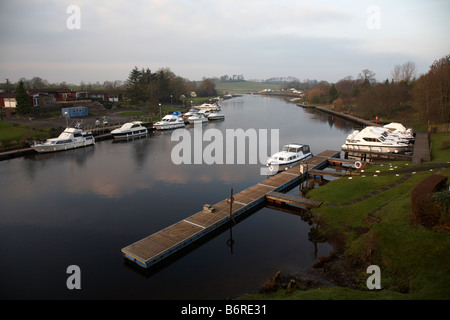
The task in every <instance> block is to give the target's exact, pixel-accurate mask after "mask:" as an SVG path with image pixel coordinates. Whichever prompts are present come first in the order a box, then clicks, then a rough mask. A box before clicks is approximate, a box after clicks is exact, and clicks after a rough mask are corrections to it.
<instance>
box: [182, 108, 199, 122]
mask: <svg viewBox="0 0 450 320" xmlns="http://www.w3.org/2000/svg"><path fill="white" fill-rule="evenodd" d="M199 111H200V109H199V108H191V109H189V111H188V112H186V113H185V114H184V115H183V119H184V120H187V118H189V117H190V116H192V115H194V114H196V113H198V112H199Z"/></svg>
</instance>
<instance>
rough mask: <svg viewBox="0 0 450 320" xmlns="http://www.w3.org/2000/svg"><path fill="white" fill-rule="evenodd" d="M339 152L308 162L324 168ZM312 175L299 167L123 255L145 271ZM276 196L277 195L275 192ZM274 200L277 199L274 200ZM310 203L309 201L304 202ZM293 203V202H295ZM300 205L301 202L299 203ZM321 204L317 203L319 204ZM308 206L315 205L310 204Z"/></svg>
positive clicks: (126, 248) (176, 224)
mask: <svg viewBox="0 0 450 320" xmlns="http://www.w3.org/2000/svg"><path fill="white" fill-rule="evenodd" d="M339 154H340V152H339V151H333V150H326V151H324V152H322V153H320V154H318V155H317V156H314V157H312V158H310V159H308V160H306V161H305V163H306V164H307V165H308V166H311V167H312V168H313V169H319V168H323V167H325V166H326V165H327V163H328V159H329V158H330V157H331V158H332V157H338V156H339ZM307 174H308V173H307V172H305V173H300V169H299V167H298V166H295V167H293V168H291V169H289V170H285V171H282V172H281V173H278V174H276V175H274V176H270V177H269V178H268V179H266V180H264V181H263V182H261V183H258V184H256V185H254V186H252V187H250V188H248V189H245V190H244V191H242V192H240V193H238V194H236V195H234V196H233V195H231V196H230V197H229V198H227V199H225V200H223V201H221V202H219V203H216V204H214V205H213V206H212V208H214V210H208V211H206V210H203V211H200V212H198V213H196V214H194V215H192V216H190V217H188V218H186V219H183V220H181V221H180V222H178V223H175V224H173V225H171V226H169V227H167V228H165V229H163V230H161V231H159V232H157V233H154V234H152V235H150V236H148V237H146V238H144V239H142V240H140V241H137V242H135V243H133V244H131V245H129V246H127V247H125V248H123V249H122V250H121V252H122V253H123V256H124V257H125V258H126V259H128V260H129V261H132V262H135V263H136V264H137V265H139V266H140V267H143V268H149V267H151V266H152V265H154V264H156V263H157V262H160V261H162V260H163V259H165V258H167V257H169V256H170V255H172V254H174V253H176V252H178V251H180V250H182V249H184V248H186V247H187V246H189V245H191V244H193V243H194V242H195V241H196V240H199V239H201V238H202V237H204V236H206V235H208V234H209V233H210V232H212V231H214V230H216V229H217V228H219V227H221V226H223V225H224V224H226V223H227V222H230V220H233V219H235V218H237V217H239V216H241V215H243V214H245V213H246V212H247V211H249V210H251V209H253V208H254V207H256V206H258V205H260V204H262V203H264V201H265V200H266V196H267V195H268V194H269V197H270V194H271V192H279V191H282V190H284V189H286V188H288V187H290V186H292V185H294V184H295V183H297V182H299V181H300V180H301V179H303V178H304V177H306V175H307ZM272 196H273V193H272ZM272 199H273V198H272ZM303 201H304V202H306V201H305V200H303ZM291 203H292V201H291ZM299 203H300V202H299V201H297V204H299ZM315 205H317V203H316V204H315ZM307 206H311V204H310V203H309V202H308V203H307Z"/></svg>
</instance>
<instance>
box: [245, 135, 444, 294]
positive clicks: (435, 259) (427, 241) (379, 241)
mask: <svg viewBox="0 0 450 320" xmlns="http://www.w3.org/2000/svg"><path fill="white" fill-rule="evenodd" d="M445 140H450V134H439V135H433V136H432V137H431V141H433V142H435V143H433V145H432V155H433V161H432V162H430V163H426V164H422V165H420V166H415V167H413V166H411V165H409V164H408V163H406V162H392V163H384V164H377V165H373V166H371V167H369V168H368V169H367V170H366V171H365V172H364V174H363V175H361V176H358V177H356V176H355V177H352V179H348V178H341V179H337V180H334V181H331V182H329V183H328V184H326V185H323V186H321V187H319V188H316V189H314V190H312V191H310V192H309V193H308V197H309V198H312V199H317V200H321V201H323V202H324V204H323V205H322V206H321V207H320V208H318V209H313V210H312V213H313V216H314V219H315V221H320V229H319V230H320V234H321V235H324V236H325V237H326V238H327V239H328V240H329V242H331V243H332V244H333V245H334V248H335V252H336V256H337V257H339V259H334V260H335V261H338V262H339V263H340V264H341V265H343V266H345V268H343V269H341V271H342V270H344V271H343V272H341V273H339V274H334V275H333V277H334V279H333V280H336V282H337V283H338V285H337V286H334V287H327V288H320V289H311V290H286V289H279V290H278V291H276V292H272V293H270V294H268V295H267V294H258V295H252V296H247V297H244V298H245V299H246V298H251V299H450V272H449V271H450V255H449V254H448V252H449V250H450V230H448V229H446V228H445V226H444V225H441V226H439V227H435V228H434V229H432V230H429V229H426V228H424V227H421V226H419V227H412V226H411V224H410V212H411V208H410V199H411V190H412V189H413V188H414V187H415V186H416V185H417V184H418V183H419V182H420V181H422V180H423V179H425V178H426V177H428V176H430V175H432V174H434V173H436V172H439V174H441V175H445V176H447V177H450V168H445V169H440V168H432V169H430V168H428V167H426V165H430V164H436V163H441V162H444V163H446V162H447V161H449V160H450V156H449V153H448V152H449V151H448V149H445V147H444V148H443V147H442V143H439V142H441V141H445ZM424 168H426V170H423V169H424ZM430 170H432V171H430ZM377 171H378V172H377ZM449 180H450V179H449ZM330 260H331V263H329V264H328V267H330V266H331V265H332V263H333V259H330ZM370 265H378V266H379V267H380V269H381V286H382V289H381V290H368V289H367V286H366V280H367V278H368V277H369V276H370V274H367V273H366V269H367V267H368V266H370ZM325 266H326V265H325ZM325 269H326V268H324V270H325ZM327 270H328V271H330V270H333V268H329V269H327ZM339 277H342V278H351V280H352V281H351V285H350V286H345V287H344V286H342V285H339V282H340V280H343V279H339ZM342 282H344V281H342Z"/></svg>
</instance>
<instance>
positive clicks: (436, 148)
mask: <svg viewBox="0 0 450 320" xmlns="http://www.w3.org/2000/svg"><path fill="white" fill-rule="evenodd" d="M443 141H450V133H436V134H432V135H431V136H430V144H431V159H432V161H433V162H447V161H450V148H448V149H445V148H443V144H442V143H443Z"/></svg>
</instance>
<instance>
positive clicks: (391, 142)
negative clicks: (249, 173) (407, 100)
mask: <svg viewBox="0 0 450 320" xmlns="http://www.w3.org/2000/svg"><path fill="white" fill-rule="evenodd" d="M414 139H415V137H414V135H413V132H412V130H411V129H407V128H405V127H404V126H403V125H402V124H401V123H397V122H392V123H389V124H387V125H385V126H383V127H376V126H369V127H365V128H364V129H362V130H355V131H353V132H352V133H351V134H349V135H348V136H347V139H346V141H345V143H344V144H343V145H342V148H341V150H342V151H344V152H345V151H354V152H372V153H383V154H389V153H395V154H401V153H407V152H409V151H411V149H412V144H413V143H414ZM312 156H313V154H312V152H311V150H310V148H309V146H308V145H305V144H299V143H291V144H287V145H285V146H283V149H282V150H281V151H280V152H277V153H275V154H274V155H272V156H271V157H270V158H269V159H268V160H267V166H268V167H269V170H270V171H271V172H278V171H283V170H287V169H289V168H292V167H293V166H295V165H297V164H299V163H300V161H304V160H307V159H309V158H311V157H312Z"/></svg>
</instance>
